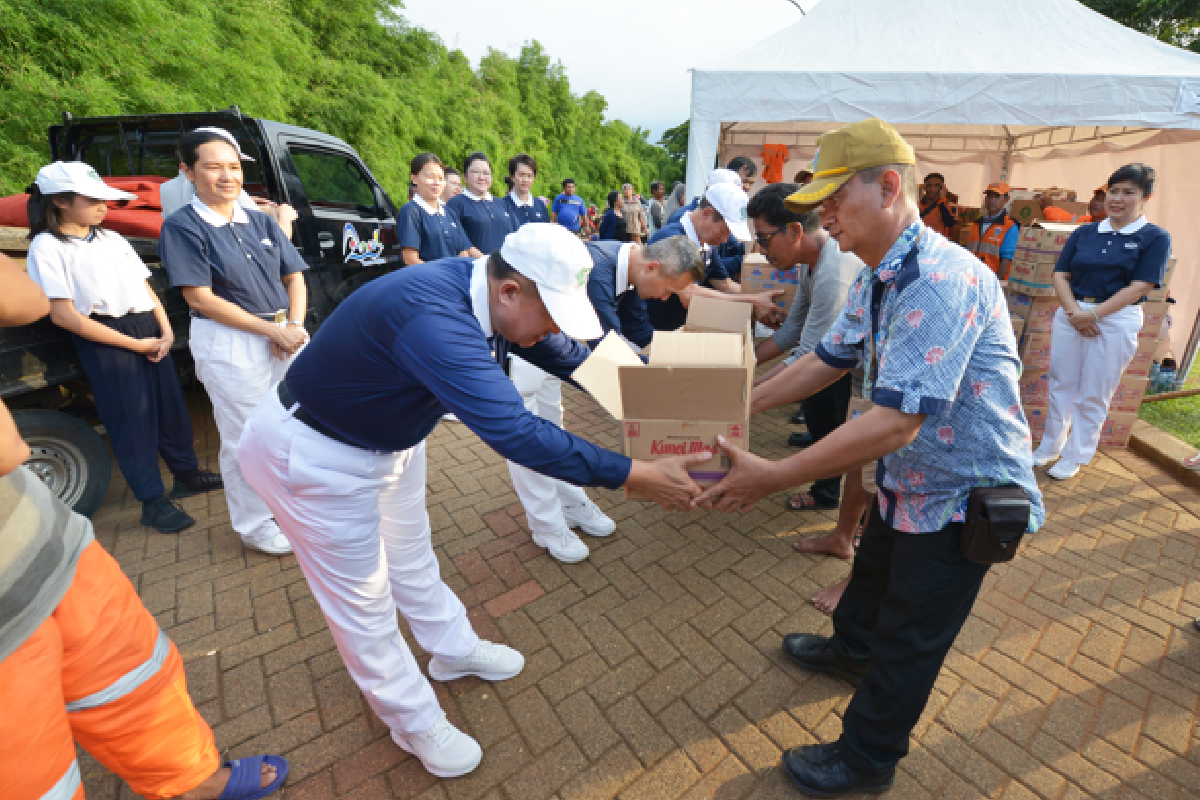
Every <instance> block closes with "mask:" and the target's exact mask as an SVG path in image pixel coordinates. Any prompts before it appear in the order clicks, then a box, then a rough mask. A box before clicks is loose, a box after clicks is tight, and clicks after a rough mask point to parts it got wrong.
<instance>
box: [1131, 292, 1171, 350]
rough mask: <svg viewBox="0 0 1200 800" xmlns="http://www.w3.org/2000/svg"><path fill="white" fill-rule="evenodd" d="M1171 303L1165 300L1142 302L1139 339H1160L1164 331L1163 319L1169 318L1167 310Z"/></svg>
mask: <svg viewBox="0 0 1200 800" xmlns="http://www.w3.org/2000/svg"><path fill="white" fill-rule="evenodd" d="M1170 306H1171V304H1170V303H1168V302H1167V301H1165V300H1163V301H1161V302H1158V303H1155V302H1148V303H1143V304H1142V319H1143V322H1142V329H1141V330H1140V331H1138V339H1151V340H1153V341H1155V342H1157V341H1159V335H1160V334H1161V333H1162V327H1163V321H1164V320H1165V319H1166V318H1167V311H1168V310H1169V309H1170Z"/></svg>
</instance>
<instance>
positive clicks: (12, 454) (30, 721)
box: [0, 255, 288, 800]
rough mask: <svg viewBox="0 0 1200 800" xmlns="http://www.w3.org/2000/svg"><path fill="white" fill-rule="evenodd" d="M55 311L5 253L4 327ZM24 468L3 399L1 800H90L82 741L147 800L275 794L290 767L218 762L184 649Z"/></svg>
mask: <svg viewBox="0 0 1200 800" xmlns="http://www.w3.org/2000/svg"><path fill="white" fill-rule="evenodd" d="M48 313H50V302H49V301H48V300H47V299H46V296H45V295H44V294H43V293H42V291H41V289H39V288H38V286H37V284H35V283H34V282H33V281H32V280H30V279H29V277H28V276H26V275H25V273H24V271H23V270H21V268H20V267H19V266H17V265H16V264H15V263H14V262H13V261H11V260H10V259H8V258H6V257H4V256H2V255H0V326H16V325H27V324H29V323H31V322H35V321H36V320H38V319H41V318H42V317H44V316H46V315H47V314H48ZM28 457H29V446H28V445H26V444H25V442H24V441H23V440H22V439H21V436H20V433H19V432H18V431H17V427H16V424H15V423H14V422H13V418H12V415H11V414H9V412H8V408H7V407H6V406H5V405H4V403H2V402H0V541H3V542H4V547H3V549H2V550H0V598H3V601H2V602H0V743H3V744H0V795H2V796H3V797H4V799H5V800H83V797H84V794H83V785H82V778H81V776H80V772H79V764H78V762H77V761H76V759H75V745H76V744H79V745H81V746H82V747H83V748H84V749H85V750H87V751H88V752H89V753H91V754H92V755H93V756H95V758H96V759H97V760H98V761H100V763H101V764H103V765H104V766H105V767H107V768H108V769H110V770H112V771H113V772H115V773H116V774H117V775H119V776H120V777H121V778H123V779H124V780H125V782H126V783H128V784H129V786H130V788H131V789H133V791H135V792H137V793H138V794H140V795H141V796H143V797H146V798H150V799H151V800H158V799H159V798H169V797H182V798H185V800H256V798H261V797H266V796H267V795H268V794H271V793H273V792H274V791H275V790H276V789H278V788H279V787H280V786H281V785H282V784H283V781H284V780H285V779H286V778H287V774H288V766H287V762H286V761H285V760H284V759H282V758H280V757H279V756H256V757H253V758H245V759H239V760H237V761H234V762H232V764H229V765H226V766H222V765H221V763H220V757H219V755H218V753H217V748H216V745H215V744H214V742H213V734H212V729H211V728H209V726H208V724H207V723H206V722H205V721H204V720H203V719H202V718H201V717H200V715H199V714H198V713H197V711H196V708H195V706H194V705H193V704H192V701H191V698H190V697H189V696H188V691H187V681H186V679H185V678H184V673H183V659H182V658H181V657H180V655H179V651H178V650H177V649H176V648H175V645H174V644H173V643H172V642H171V640H170V639H168V638H167V636H166V634H164V633H163V632H162V630H161V629H160V628H159V627H158V622H157V621H155V619H154V616H153V615H151V613H150V612H149V611H147V610H146V607H145V606H144V605H142V601H141V599H140V598H139V597H138V594H137V592H136V591H134V588H133V585H132V584H130V582H129V579H128V578H126V577H125V575H124V574H123V573H122V572H121V568H120V566H118V565H117V562H116V561H115V560H113V558H112V556H110V555H109V554H108V553H107V552H105V550H104V548H102V547H101V546H100V545H99V543H97V542H96V540H95V537H94V535H93V533H92V524H91V522H90V521H88V519H87V518H85V517H82V516H80V515H79V514H76V513H74V512H73V511H71V510H70V509H69V508H67V507H66V506H65V505H64V504H63V503H62V501H61V500H59V499H58V498H57V497H55V496H54V495H53V494H52V493H51V492H50V490H49V489H48V488H47V487H46V485H45V484H44V483H42V481H41V480H39V479H38V477H37V476H36V475H34V474H33V473H32V472H30V471H29V470H28V469H27V468H25V467H23V466H21V465H22V463H23V462H24V461H25V460H26V459H27V458H28Z"/></svg>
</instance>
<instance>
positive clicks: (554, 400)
mask: <svg viewBox="0 0 1200 800" xmlns="http://www.w3.org/2000/svg"><path fill="white" fill-rule="evenodd" d="M509 373H510V376H511V377H512V381H513V383H514V384H515V385H516V387H517V391H518V392H520V393H521V399H522V400H524V401H525V408H526V409H527V410H528V411H529V412H530V413H531V414H536V415H537V416H539V417H541V418H542V419H545V420H549V421H550V422H553V423H554V424H555V425H557V426H558V427H560V428H561V427H562V426H563V405H562V381H560V380H559V379H558V378H556V377H554V376H553V375H551V374H549V373H547V372H544V371H542V370H540V369H538V368H537V367H535V366H534V365H533V364H530V363H529V362H528V361H525V360H524V359H522V358H520V357H519V356H513V357H512V361H511V366H510V368H509ZM508 474H509V475H510V476H512V482H513V489H515V490H516V492H517V497H518V498H520V500H521V505H522V506H524V507H525V518H526V519H527V520H528V521H529V530H530V531H532V532H533V533H541V534H546V535H549V534H552V533H556V532H558V531H560V530H562V528H564V527H566V524H567V523H566V520H565V519H564V518H563V507H564V506H577V505H580V504H581V503H586V502H587V500H588V496H587V492H585V491H584V490H583V489H581V488H579V487H578V486H573V485H571V484H569V483H565V482H563V481H560V480H558V479H556V478H550V477H547V476H545V475H542V474H541V473H539V472H534V471H533V470H531V469H528V468H526V467H522V466H521V465H520V464H517V463H514V462H512V461H509V462H508Z"/></svg>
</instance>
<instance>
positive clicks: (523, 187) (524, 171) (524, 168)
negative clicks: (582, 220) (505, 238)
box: [504, 153, 550, 230]
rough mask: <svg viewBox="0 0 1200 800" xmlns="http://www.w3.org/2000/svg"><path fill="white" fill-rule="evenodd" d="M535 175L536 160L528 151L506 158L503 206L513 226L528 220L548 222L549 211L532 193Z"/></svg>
mask: <svg viewBox="0 0 1200 800" xmlns="http://www.w3.org/2000/svg"><path fill="white" fill-rule="evenodd" d="M536 177H537V162H536V161H534V159H533V156H531V155H529V154H528V153H520V154H518V155H515V156H513V157H512V158H510V159H509V160H508V177H507V178H505V179H504V182H505V183H506V184H507V185H508V189H509V192H508V194H506V195H504V207H505V208H506V209H508V216H509V217H510V218H511V219H512V220H513V228H514V230H515V229H516V228H519V227H521V226H522V225H524V224H526V223H528V222H549V221H550V212H548V211H547V210H546V204H545V203H543V202H542V198H540V197H535V196H534V194H533V180H534V178H536Z"/></svg>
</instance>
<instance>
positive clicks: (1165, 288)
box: [1146, 256, 1179, 303]
mask: <svg viewBox="0 0 1200 800" xmlns="http://www.w3.org/2000/svg"><path fill="white" fill-rule="evenodd" d="M1178 261H1179V259H1177V258H1176V257H1175V256H1171V257H1170V258H1168V259H1167V270H1166V272H1165V273H1164V274H1163V282H1162V286H1161V287H1159V288H1158V289H1155V290H1154V291H1152V292H1150V294H1148V295H1146V296H1147V297H1148V298H1150V302H1151V303H1156V302H1161V301H1163V300H1166V299H1167V293H1168V292H1169V291H1170V290H1171V278H1173V277H1174V276H1175V265H1176V263H1178Z"/></svg>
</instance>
